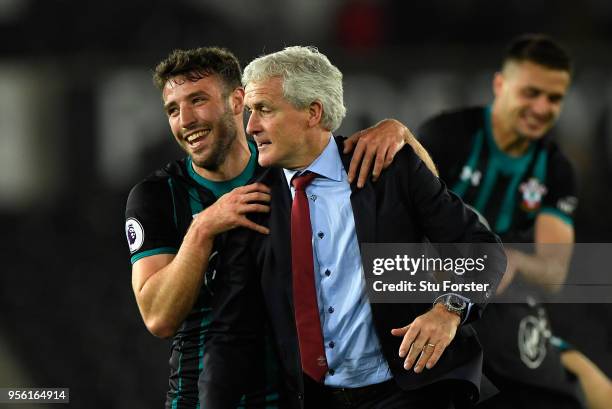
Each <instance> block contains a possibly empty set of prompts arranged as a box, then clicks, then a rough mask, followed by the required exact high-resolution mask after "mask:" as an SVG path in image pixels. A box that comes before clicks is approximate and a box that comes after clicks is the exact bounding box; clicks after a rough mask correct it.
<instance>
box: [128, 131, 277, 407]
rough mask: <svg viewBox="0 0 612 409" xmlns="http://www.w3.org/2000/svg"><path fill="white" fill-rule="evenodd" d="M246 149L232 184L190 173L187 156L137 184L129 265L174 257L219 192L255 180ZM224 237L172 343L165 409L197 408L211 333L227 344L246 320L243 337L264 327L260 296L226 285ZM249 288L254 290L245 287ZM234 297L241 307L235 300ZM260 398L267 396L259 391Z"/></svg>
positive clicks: (130, 201)
mask: <svg viewBox="0 0 612 409" xmlns="http://www.w3.org/2000/svg"><path fill="white" fill-rule="evenodd" d="M249 148H250V150H251V159H250V160H249V163H248V165H247V167H246V168H245V170H244V171H243V172H242V173H241V174H240V175H239V176H237V177H236V178H234V179H232V180H230V181H226V182H214V181H210V180H207V179H204V178H202V177H201V176H200V175H198V174H197V173H196V172H195V171H194V170H193V168H192V164H191V159H190V158H185V159H182V160H179V161H175V162H172V163H169V164H167V165H166V166H165V167H164V168H163V169H161V170H158V171H156V172H154V173H153V174H152V175H150V176H148V177H147V178H146V179H145V180H143V181H142V182H140V183H138V184H137V185H136V186H135V187H134V188H133V189H132V191H131V192H130V194H129V197H128V201H127V206H126V214H125V217H126V222H125V231H126V237H127V240H128V245H129V249H130V253H131V262H132V264H133V263H135V262H136V261H138V260H139V259H141V258H143V257H148V256H151V255H156V254H176V253H177V252H178V249H179V247H180V245H181V243H182V240H183V237H184V236H185V233H186V232H187V229H188V228H189V225H190V223H191V221H192V219H193V217H194V216H195V215H197V214H198V213H199V212H201V211H202V210H203V209H205V208H207V207H208V206H210V205H212V204H213V203H214V202H215V201H216V200H217V199H218V198H219V197H220V196H222V195H223V194H225V193H227V192H229V191H231V190H232V189H234V188H236V187H239V186H244V185H246V184H247V183H250V182H252V181H253V180H254V179H256V178H257V176H258V174H259V173H261V168H259V167H258V166H257V153H256V147H255V146H254V145H253V144H252V143H249ZM224 239H225V235H223V234H222V235H219V236H217V237H216V239H215V242H214V246H213V249H212V252H211V255H210V258H209V263H208V268H207V270H206V271H203V272H202V274H204V285H203V286H202V288H201V289H200V293H199V296H198V298H197V301H196V303H195V305H194V306H193V309H192V310H191V312H190V313H189V315H188V316H187V318H186V319H185V321H184V322H183V323H182V324H181V326H180V328H179V329H178V331H177V333H176V334H175V336H174V338H173V339H172V346H171V354H170V379H169V390H168V394H167V400H166V408H168V409H181V408H197V407H199V402H198V378H199V376H200V374H201V373H202V372H203V370H204V368H203V366H204V363H203V360H202V357H203V355H204V349H205V348H207V346H208V344H209V342H210V339H211V338H212V336H213V335H218V337H217V338H218V339H220V337H222V338H223V339H224V341H223V342H225V340H227V339H229V338H231V336H229V335H228V329H230V330H231V331H235V332H240V331H242V330H243V329H244V328H241V327H240V325H243V324H244V323H245V321H246V322H249V324H255V323H256V324H257V325H256V326H254V325H252V326H251V327H249V328H248V329H244V331H243V333H246V332H248V331H251V330H253V331H260V329H263V328H264V327H265V312H264V310H263V303H261V300H260V299H259V298H257V297H258V294H254V293H253V291H251V290H250V289H249V290H248V291H249V292H248V293H245V291H247V290H245V288H246V287H247V286H246V284H245V283H244V282H242V283H229V284H228V280H229V279H227V277H229V274H227V273H226V272H225V271H224V270H225V269H229V268H231V266H228V265H226V264H224V260H228V259H231V254H228V253H230V252H231V251H232V249H227V248H224V246H223V242H224ZM254 277H256V276H255V275H254ZM220 286H222V287H220ZM253 287H257V286H250V287H249V288H253ZM245 297H246V299H249V300H250V298H248V297H251V298H252V300H253V301H252V302H253V306H252V308H251V309H249V311H247V312H242V311H240V313H238V311H237V308H238V307H239V306H240V305H244V304H248V302H249V301H245ZM238 299H240V303H238V302H234V301H235V300H238ZM236 317H239V319H240V322H238V321H237V319H238V318H236ZM244 325H246V324H244ZM253 328H255V329H253ZM219 334H221V335H219ZM251 335H253V334H251ZM261 335H262V334H261V333H259V332H258V333H257V334H255V335H254V336H255V337H256V338H257V339H256V340H255V341H256V342H261V339H263V336H261ZM229 342H230V343H231V340H230V341H229ZM230 352H231V351H230ZM262 355H263V353H262ZM220 359H221V357H220ZM219 366H222V365H215V368H217V367H219ZM228 369H229V368H228ZM260 369H261V370H262V374H253V376H254V379H257V380H258V381H261V380H262V379H263V380H265V379H266V375H265V372H266V371H265V368H260ZM214 370H217V369H214ZM259 396H265V393H263V394H262V393H261V391H259ZM266 399H268V403H269V404H271V405H274V400H275V395H274V394H272V393H269V394H268V396H267V397H266ZM242 406H243V407H244V401H243V405H242ZM256 406H258V407H260V406H261V405H256Z"/></svg>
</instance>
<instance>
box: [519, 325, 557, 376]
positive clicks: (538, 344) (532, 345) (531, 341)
mask: <svg viewBox="0 0 612 409" xmlns="http://www.w3.org/2000/svg"><path fill="white" fill-rule="evenodd" d="M549 337H550V331H549V330H548V322H547V321H546V319H542V318H537V317H534V316H533V315H528V316H526V317H525V318H523V319H522V320H521V322H520V324H519V331H518V349H519V353H520V355H521V361H523V363H524V364H525V365H527V367H528V368H530V369H536V368H538V367H539V366H540V365H541V364H542V361H544V358H546V342H547V339H548V338H549Z"/></svg>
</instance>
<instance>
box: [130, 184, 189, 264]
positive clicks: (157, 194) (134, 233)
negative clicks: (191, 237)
mask: <svg viewBox="0 0 612 409" xmlns="http://www.w3.org/2000/svg"><path fill="white" fill-rule="evenodd" d="M173 194H174V190H173V186H172V179H166V180H157V181H144V182H141V183H139V184H138V185H136V186H135V187H134V188H133V189H132V191H131V192H130V194H129V196H128V200H127V205H126V209H125V237H126V240H127V243H128V247H129V249H130V254H131V259H130V261H131V262H132V264H134V263H135V262H136V261H138V260H140V259H141V258H143V257H148V256H152V255H155V254H176V253H177V251H178V248H179V246H180V243H181V241H180V239H181V238H180V237H178V236H179V235H178V230H177V222H176V209H175V206H174V196H173Z"/></svg>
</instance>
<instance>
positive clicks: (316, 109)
mask: <svg viewBox="0 0 612 409" xmlns="http://www.w3.org/2000/svg"><path fill="white" fill-rule="evenodd" d="M322 119H323V104H321V102H320V101H314V102H312V103H311V104H310V106H309V107H308V126H309V127H311V128H312V127H315V126H317V125H320V124H321V120H322Z"/></svg>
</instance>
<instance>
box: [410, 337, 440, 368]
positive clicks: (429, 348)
mask: <svg viewBox="0 0 612 409" xmlns="http://www.w3.org/2000/svg"><path fill="white" fill-rule="evenodd" d="M435 349H436V345H435V344H433V343H431V342H427V343H425V345H424V346H423V349H422V350H421V354H420V355H419V357H418V360H417V362H416V364H415V365H414V372H416V373H421V372H422V371H423V368H425V364H426V363H427V362H428V361H429V359H430V358H431V356H432V355H433V353H434V350H435ZM427 369H429V367H428V368H427Z"/></svg>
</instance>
